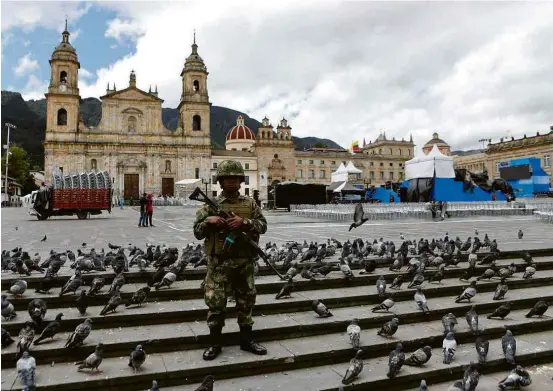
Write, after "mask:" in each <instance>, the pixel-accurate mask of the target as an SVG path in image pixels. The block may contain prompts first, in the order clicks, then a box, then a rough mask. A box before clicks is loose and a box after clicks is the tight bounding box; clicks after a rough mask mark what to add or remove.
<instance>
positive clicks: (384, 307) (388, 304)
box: [371, 294, 395, 312]
mask: <svg viewBox="0 0 553 391" xmlns="http://www.w3.org/2000/svg"><path fill="white" fill-rule="evenodd" d="M394 304H395V302H394V300H392V295H390V294H388V298H387V299H386V300H384V301H383V302H382V303H380V304H379V305H377V306H376V307H373V308H372V309H371V312H377V311H386V312H390V308H392V307H393V306H394Z"/></svg>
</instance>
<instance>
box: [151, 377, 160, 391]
mask: <svg viewBox="0 0 553 391" xmlns="http://www.w3.org/2000/svg"><path fill="white" fill-rule="evenodd" d="M149 391H159V386H158V385H157V381H156V380H152V388H150V390H149Z"/></svg>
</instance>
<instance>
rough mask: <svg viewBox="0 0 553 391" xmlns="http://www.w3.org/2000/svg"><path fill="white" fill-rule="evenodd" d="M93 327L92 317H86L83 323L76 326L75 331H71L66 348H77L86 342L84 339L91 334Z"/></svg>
mask: <svg viewBox="0 0 553 391" xmlns="http://www.w3.org/2000/svg"><path fill="white" fill-rule="evenodd" d="M91 329H92V319H90V318H86V319H85V321H84V322H83V323H81V324H80V325H78V326H77V327H75V331H73V333H71V335H70V336H69V338H67V342H66V343H65V347H66V348H76V347H79V346H82V345H83V344H84V340H85V339H86V337H88V335H89V334H90V330H91Z"/></svg>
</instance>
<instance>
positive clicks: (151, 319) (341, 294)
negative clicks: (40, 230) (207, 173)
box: [2, 270, 553, 334]
mask: <svg viewBox="0 0 553 391" xmlns="http://www.w3.org/2000/svg"><path fill="white" fill-rule="evenodd" d="M538 274H539V275H541V277H540V276H539V275H538ZM537 275H538V276H537V277H536V276H534V278H532V279H529V280H523V279H521V278H512V279H510V281H509V289H510V291H509V293H507V296H506V297H507V298H508V299H510V298H513V297H515V298H516V296H515V295H517V294H522V293H523V292H526V291H527V290H528V291H532V292H534V291H536V292H539V293H540V294H542V295H543V294H544V290H543V288H540V287H543V286H548V287H549V286H551V285H552V284H553V270H545V271H543V272H540V273H537ZM390 282H391V281H389V283H390ZM497 283H498V281H497V280H492V281H485V282H484V281H480V282H479V283H478V285H477V286H478V291H479V292H480V293H485V292H488V293H491V292H494V291H495V289H496V286H497ZM465 286H467V283H466V282H462V281H459V279H457V278H453V279H445V280H443V281H442V285H440V284H430V283H427V282H425V283H424V286H423V289H424V291H425V294H426V296H427V298H433V297H445V296H448V299H447V300H451V301H453V297H454V296H457V295H458V294H459V293H461V291H462V290H463V288H464V287H465ZM138 288H140V286H139V285H129V286H127V285H125V286H124V287H123V289H125V290H128V291H127V292H134V291H136V290H137V289H138ZM390 291H391V292H393V295H394V301H396V302H399V301H404V300H410V301H411V300H413V294H414V292H415V289H408V288H403V289H402V290H398V291H393V290H390ZM546 294H548V293H546ZM551 294H553V292H552V293H551ZM492 296H493V294H492ZM174 297H175V298H177V297H179V296H178V295H177V294H175V296H174ZM314 299H320V300H322V301H323V302H324V303H325V304H326V305H327V306H328V307H329V308H338V307H350V306H355V305H377V304H379V303H381V302H382V298H380V297H379V296H378V294H377V293H376V287H375V286H374V285H372V284H371V285H370V286H357V287H343V288H339V289H338V288H333V289H320V290H305V291H301V292H295V293H293V297H292V298H290V299H282V300H275V295H274V294H261V295H258V296H257V299H256V305H255V308H254V315H255V316H258V315H268V314H277V313H287V312H296V311H309V310H310V309H311V302H312V300H314ZM106 301H107V299H106ZM14 307H16V309H20V310H18V311H16V312H17V317H16V318H15V319H13V320H11V321H7V322H4V323H3V324H2V327H4V328H5V329H6V330H8V332H10V333H11V334H17V333H19V330H20V329H21V328H22V327H23V324H24V323H25V321H26V320H27V319H28V318H29V315H28V313H27V308H26V307H23V309H21V306H18V305H16V304H15V303H14ZM103 307H104V305H101V306H90V307H88V309H87V315H86V316H87V317H90V318H91V319H92V320H93V322H94V328H95V329H98V328H110V327H124V326H134V325H136V324H137V322H140V324H142V325H152V324H162V323H176V322H185V321H195V320H198V319H205V317H206V316H207V307H206V305H205V303H204V300H203V298H197V299H188V300H170V301H157V302H148V303H146V304H145V305H143V306H142V307H137V308H125V307H124V306H123V305H121V306H120V307H118V309H117V312H116V313H115V314H110V315H107V316H100V315H99V314H100V312H101V310H102V309H103ZM58 312H63V314H64V320H63V326H64V327H66V328H67V329H68V330H73V329H74V328H75V327H76V326H77V325H78V324H79V323H81V322H82V321H83V320H84V317H82V316H80V314H79V312H78V311H77V310H76V309H75V308H74V307H73V308H60V309H59V311H57V309H56V308H52V309H50V310H49V312H48V313H47V315H48V319H52V318H54V317H55V314H57V313H58ZM227 313H228V315H229V316H234V314H235V310H234V306H232V305H231V306H229V308H228V311H227Z"/></svg>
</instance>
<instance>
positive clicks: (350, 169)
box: [330, 160, 363, 182]
mask: <svg viewBox="0 0 553 391" xmlns="http://www.w3.org/2000/svg"><path fill="white" fill-rule="evenodd" d="M362 173H363V171H361V170H360V169H358V168H356V167H355V166H354V165H353V162H352V161H351V160H350V161H349V163H348V165H347V166H344V163H340V167H338V169H337V170H336V171H334V172H333V173H332V174H331V175H330V180H331V182H344V181H347V180H348V175H349V174H362Z"/></svg>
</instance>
